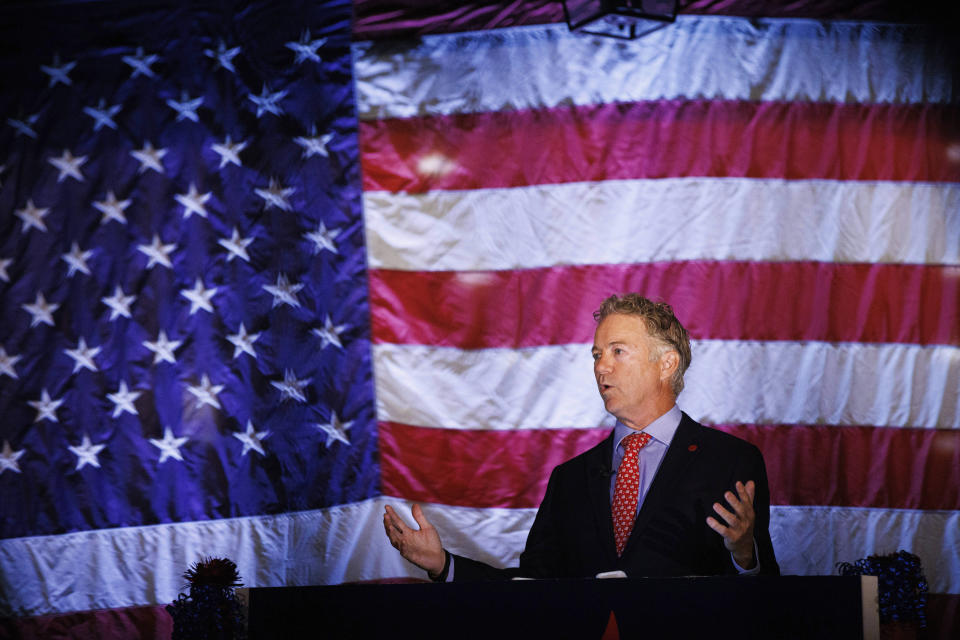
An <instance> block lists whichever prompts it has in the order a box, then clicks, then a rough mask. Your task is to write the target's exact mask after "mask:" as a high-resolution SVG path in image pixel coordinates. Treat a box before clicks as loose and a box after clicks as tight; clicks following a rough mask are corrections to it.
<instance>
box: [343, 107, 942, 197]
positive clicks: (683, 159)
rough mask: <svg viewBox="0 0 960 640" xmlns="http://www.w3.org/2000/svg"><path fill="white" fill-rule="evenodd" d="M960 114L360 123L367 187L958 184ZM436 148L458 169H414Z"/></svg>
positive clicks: (793, 110) (580, 113)
mask: <svg viewBox="0 0 960 640" xmlns="http://www.w3.org/2000/svg"><path fill="white" fill-rule="evenodd" d="M958 113H960V112H958V110H956V109H955V108H952V107H948V106H943V105H898V104H875V105H862V104H835V103H812V102H748V101H720V100H713V101H711V100H692V101H686V100H661V101H654V102H634V103H621V104H602V105H590V106H579V107H577V106H563V107H555V108H544V109H525V110H517V111H508V112H483V113H469V114H456V115H449V116H424V117H416V118H403V119H400V118H394V119H384V120H374V121H361V123H360V148H361V159H362V162H363V183H364V184H363V188H364V189H365V190H367V191H380V190H386V191H408V192H418V193H419V192H425V191H428V190H431V189H479V188H502V187H521V186H527V185H535V184H555V183H564V182H579V181H600V180H612V179H641V178H670V177H689V176H710V177H748V178H782V179H788V180H800V179H831V180H906V181H925V182H960V163H956V162H950V160H949V159H948V158H949V157H950V156H949V150H950V148H952V146H953V145H957V144H960V123H958ZM611 141H613V142H611ZM438 153H439V154H442V155H443V156H445V157H446V158H448V159H450V160H452V161H453V163H454V165H455V166H454V167H453V168H452V169H451V170H450V171H449V172H448V173H445V174H443V175H436V174H433V175H421V174H419V173H418V166H419V163H420V160H421V158H424V157H427V156H431V155H435V154H438ZM434 166H436V164H435V165H434Z"/></svg>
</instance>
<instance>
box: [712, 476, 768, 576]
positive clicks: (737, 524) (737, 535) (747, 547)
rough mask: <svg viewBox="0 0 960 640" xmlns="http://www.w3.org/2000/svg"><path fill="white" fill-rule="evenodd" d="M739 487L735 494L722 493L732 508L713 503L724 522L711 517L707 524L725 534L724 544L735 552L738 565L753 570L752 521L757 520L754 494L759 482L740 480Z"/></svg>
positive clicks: (754, 562)
mask: <svg viewBox="0 0 960 640" xmlns="http://www.w3.org/2000/svg"><path fill="white" fill-rule="evenodd" d="M736 489H737V495H733V492H732V491H727V492H726V493H724V494H723V497H724V499H725V500H726V501H727V504H729V505H730V507H731V508H732V509H733V511H732V512H731V511H729V510H728V509H726V508H724V506H723V505H722V504H720V503H719V502H714V503H713V510H714V511H715V512H716V514H717V515H718V516H720V518H722V519H723V523H721V522H720V521H718V520H717V519H716V518H714V517H712V516H709V517H707V525H708V526H709V527H710V528H711V529H713V530H714V531H716V532H717V533H719V534H720V535H721V536H723V545H724V546H725V547H726V548H727V550H728V551H729V552H730V553H732V554H733V559H734V560H735V561H736V563H737V564H738V565H740V566H741V567H743V568H744V569H752V568H753V567H755V566H756V558H754V557H753V523H754V521H755V520H756V514H754V512H753V497H754V494H755V493H756V485H755V484H754V482H753V480H750V481H748V482H747V484H745V485H744V484H743V483H742V482H739V481H738V482H737V485H736Z"/></svg>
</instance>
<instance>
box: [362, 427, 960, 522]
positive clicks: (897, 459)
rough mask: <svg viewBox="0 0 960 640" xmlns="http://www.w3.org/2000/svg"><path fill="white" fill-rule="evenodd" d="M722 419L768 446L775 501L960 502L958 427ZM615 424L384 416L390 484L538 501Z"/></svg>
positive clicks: (462, 500)
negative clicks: (444, 423) (455, 424)
mask: <svg viewBox="0 0 960 640" xmlns="http://www.w3.org/2000/svg"><path fill="white" fill-rule="evenodd" d="M722 429H723V430H724V431H728V432H731V433H733V434H735V435H737V436H739V437H742V438H744V439H745V440H748V441H750V442H753V443H754V444H756V445H757V446H758V447H759V448H760V450H761V451H762V452H763V455H764V459H765V461H766V465H767V475H768V476H769V480H770V487H771V501H772V503H773V504H777V505H810V506H815V505H817V506H844V507H871V508H878V509H945V510H956V509H960V431H958V430H942V429H941V430H936V429H897V428H884V427H837V426H820V425H817V426H789V425H776V426H770V425H747V426H744V425H738V426H730V425H724V426H723V427H722ZM607 433H608V432H607V431H606V430H604V429H557V430H518V431H473V430H460V429H434V428H426V427H414V426H409V425H402V424H396V423H389V422H387V423H381V424H380V451H381V467H382V476H383V492H384V494H386V495H389V496H398V497H402V498H405V499H409V500H415V501H422V502H436V503H441V504H449V505H455V506H465V507H477V508H482V507H505V508H524V507H527V508H532V507H537V506H538V505H539V504H540V500H541V499H542V498H543V493H544V491H545V490H546V482H547V480H548V479H549V476H550V471H551V470H552V469H553V468H554V467H555V466H556V465H557V464H559V463H560V462H563V461H564V460H567V459H569V458H572V457H573V456H574V455H576V454H578V453H581V452H583V451H585V450H587V449H588V448H590V447H591V446H593V445H594V444H596V443H597V442H600V441H601V440H602V439H603V438H604V437H606V435H607Z"/></svg>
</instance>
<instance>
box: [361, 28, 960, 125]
mask: <svg viewBox="0 0 960 640" xmlns="http://www.w3.org/2000/svg"><path fill="white" fill-rule="evenodd" d="M353 47H354V49H353V53H354V56H353V57H354V69H355V71H356V78H357V101H358V105H357V106H358V111H359V114H360V117H361V118H363V119H372V118H387V117H400V118H406V117H411V116H417V115H426V114H451V113H469V112H478V111H500V110H512V109H528V108H542V107H554V106H558V105H570V104H574V105H589V104H596V103H614V102H630V101H641V100H659V99H673V98H691V99H700V98H704V99H726V100H789V101H803V102H841V103H842V102H858V103H925V102H931V103H941V104H948V103H950V102H951V101H952V100H955V99H956V98H957V95H956V93H955V89H954V86H953V84H952V83H951V78H952V75H951V71H950V63H951V61H952V57H951V55H950V54H951V48H950V45H949V44H948V42H947V37H946V32H943V33H941V34H940V35H937V34H936V33H933V32H932V30H930V29H928V28H924V27H922V26H917V25H902V24H898V25H884V24H869V23H856V22H817V21H812V20H782V19H752V18H750V19H748V18H735V17H719V16H680V17H679V18H678V19H677V21H676V23H675V24H673V25H671V26H670V27H668V28H664V29H660V30H658V31H655V32H654V33H651V34H649V35H647V36H645V37H643V38H639V39H637V40H635V41H632V42H623V41H619V40H615V39H612V38H601V37H591V36H583V35H577V34H571V33H569V32H568V31H567V28H566V27H565V26H561V25H550V26H543V27H524V28H512V29H497V30H493V31H481V32H475V33H465V34H453V35H441V36H427V37H424V38H421V39H420V40H419V41H417V42H416V43H412V44H409V45H408V46H398V44H397V43H396V42H383V43H376V42H362V43H356V44H354V45H353Z"/></svg>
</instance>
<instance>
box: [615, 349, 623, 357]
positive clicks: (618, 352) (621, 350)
mask: <svg viewBox="0 0 960 640" xmlns="http://www.w3.org/2000/svg"><path fill="white" fill-rule="evenodd" d="M613 352H614V353H615V354H616V355H620V354H621V353H623V349H620V348H617V349H614V350H613Z"/></svg>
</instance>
